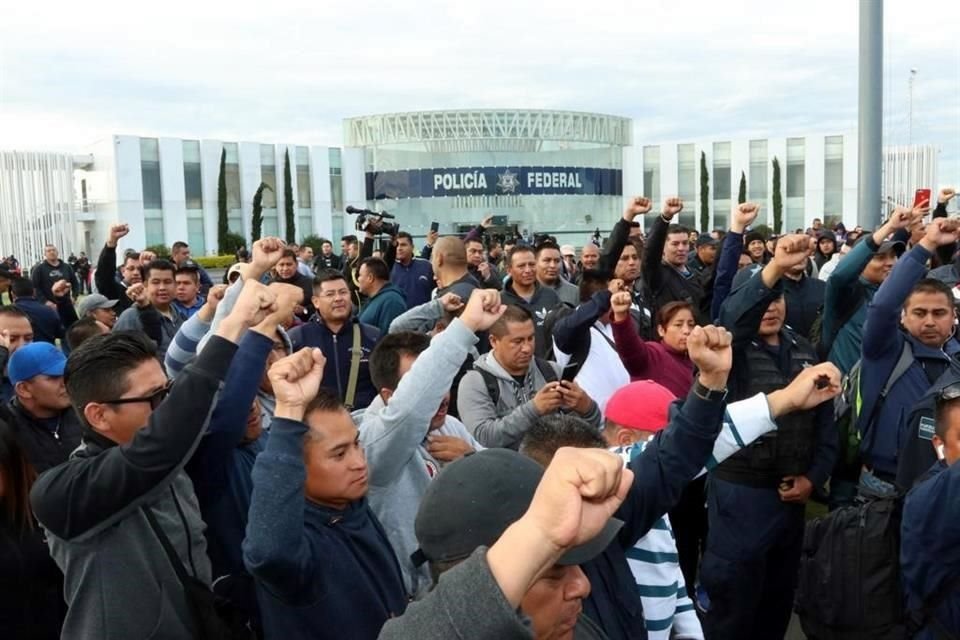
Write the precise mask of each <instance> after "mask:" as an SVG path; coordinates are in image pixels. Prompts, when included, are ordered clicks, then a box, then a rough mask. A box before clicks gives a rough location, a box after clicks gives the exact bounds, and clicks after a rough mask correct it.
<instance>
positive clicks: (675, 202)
mask: <svg viewBox="0 0 960 640" xmlns="http://www.w3.org/2000/svg"><path fill="white" fill-rule="evenodd" d="M681 211H683V200H681V199H680V198H667V199H666V200H664V202H663V212H662V215H663V217H664V218H665V219H667V220H672V219H673V216H675V215H677V214H678V213H680V212H681Z"/></svg>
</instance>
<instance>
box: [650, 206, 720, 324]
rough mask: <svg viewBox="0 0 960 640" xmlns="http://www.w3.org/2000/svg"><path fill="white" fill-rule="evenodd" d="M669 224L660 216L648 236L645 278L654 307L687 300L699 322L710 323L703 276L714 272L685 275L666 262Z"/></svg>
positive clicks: (706, 276)
mask: <svg viewBox="0 0 960 640" xmlns="http://www.w3.org/2000/svg"><path fill="white" fill-rule="evenodd" d="M669 227H670V223H669V222H667V221H666V220H664V219H663V217H662V216H657V217H656V219H655V220H654V222H653V226H652V227H651V229H650V234H649V236H648V237H647V246H646V249H645V250H644V254H643V281H644V282H645V283H646V284H647V286H648V287H649V288H650V292H651V294H652V296H653V306H654V308H655V309H659V308H660V307H662V306H663V305H665V304H667V303H668V302H675V301H680V302H688V303H690V304H691V305H693V310H694V314H695V315H696V319H697V324H700V325H705V324H709V323H710V309H709V304H707V305H706V308H704V299H705V298H706V295H705V289H706V286H705V282H704V278H708V279H709V277H710V275H711V273H710V272H707V273H698V272H696V271H693V270H690V271H689V275H688V276H685V275H684V274H682V273H680V272H679V271H678V270H677V269H675V268H673V267H672V266H670V265H668V264H664V262H663V247H664V245H665V244H666V242H667V229H669Z"/></svg>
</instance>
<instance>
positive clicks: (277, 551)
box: [243, 418, 407, 640]
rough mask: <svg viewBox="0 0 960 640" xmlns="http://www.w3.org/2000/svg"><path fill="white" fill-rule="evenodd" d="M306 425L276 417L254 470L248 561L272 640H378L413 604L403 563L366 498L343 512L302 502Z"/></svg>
mask: <svg viewBox="0 0 960 640" xmlns="http://www.w3.org/2000/svg"><path fill="white" fill-rule="evenodd" d="M308 428H309V427H307V425H306V424H304V423H303V422H297V421H293V420H285V419H283V418H274V420H273V425H272V427H271V429H270V439H269V441H268V442H267V448H266V451H264V452H263V453H262V454H260V456H259V457H258V458H257V462H256V464H255V465H254V467H253V500H252V502H251V505H250V521H249V524H248V525H247V538H246V540H244V543H243V559H244V562H245V563H246V565H247V569H248V570H249V571H250V573H251V574H252V575H253V576H254V577H255V578H256V580H257V598H258V600H259V602H260V610H261V614H262V616H263V628H264V631H265V632H266V637H267V638H282V639H283V640H296V639H298V638H310V639H312V640H319V639H323V638H330V639H337V640H339V639H340V638H356V639H357V640H365V639H370V640H373V638H376V637H377V635H378V634H379V633H380V628H381V627H382V626H383V624H384V623H385V622H386V621H387V619H388V618H391V617H394V616H399V615H401V614H402V613H403V611H404V609H406V606H407V596H406V588H405V587H404V584H403V576H402V575H401V573H400V565H399V564H398V563H397V558H396V556H395V555H394V553H393V548H392V547H391V546H390V542H389V541H388V540H387V536H386V534H385V533H384V531H383V528H382V527H381V526H380V523H379V522H378V521H377V518H376V516H374V515H373V511H372V510H371V509H370V507H369V506H368V504H367V499H366V498H361V499H360V500H358V501H356V502H354V503H352V504H351V505H350V506H349V507H347V508H346V509H345V510H343V511H340V510H337V509H331V508H329V507H323V506H320V505H318V504H316V503H314V502H311V501H309V500H307V499H305V498H304V496H303V486H304V482H305V481H306V470H305V469H304V464H303V437H304V434H306V432H307V429H308Z"/></svg>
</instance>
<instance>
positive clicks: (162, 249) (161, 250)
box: [146, 244, 170, 260]
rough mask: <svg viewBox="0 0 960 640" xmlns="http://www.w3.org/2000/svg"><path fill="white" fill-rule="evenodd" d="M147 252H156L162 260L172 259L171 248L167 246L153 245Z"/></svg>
mask: <svg viewBox="0 0 960 640" xmlns="http://www.w3.org/2000/svg"><path fill="white" fill-rule="evenodd" d="M146 251H152V252H154V253H155V254H157V257H158V258H162V259H164V260H169V259H170V247H168V246H167V245H165V244H152V245H150V246H149V247H147V248H146Z"/></svg>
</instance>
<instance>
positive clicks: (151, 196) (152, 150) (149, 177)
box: [140, 138, 163, 210]
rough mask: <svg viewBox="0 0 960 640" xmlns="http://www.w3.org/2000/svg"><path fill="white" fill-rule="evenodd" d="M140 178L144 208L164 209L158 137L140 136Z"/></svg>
mask: <svg viewBox="0 0 960 640" xmlns="http://www.w3.org/2000/svg"><path fill="white" fill-rule="evenodd" d="M140 178H141V181H142V183H143V208H144V209H145V210H146V209H163V195H162V194H163V190H162V188H161V186H160V143H159V141H158V140H157V139H156V138H140Z"/></svg>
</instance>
